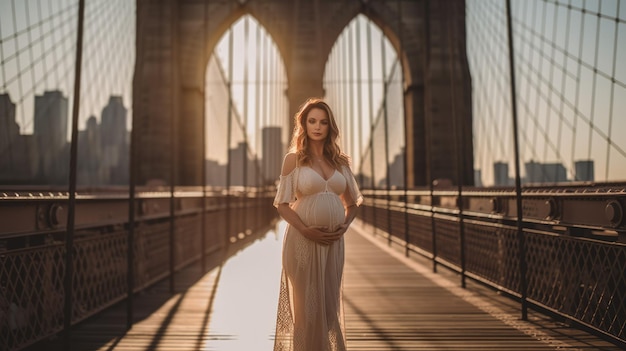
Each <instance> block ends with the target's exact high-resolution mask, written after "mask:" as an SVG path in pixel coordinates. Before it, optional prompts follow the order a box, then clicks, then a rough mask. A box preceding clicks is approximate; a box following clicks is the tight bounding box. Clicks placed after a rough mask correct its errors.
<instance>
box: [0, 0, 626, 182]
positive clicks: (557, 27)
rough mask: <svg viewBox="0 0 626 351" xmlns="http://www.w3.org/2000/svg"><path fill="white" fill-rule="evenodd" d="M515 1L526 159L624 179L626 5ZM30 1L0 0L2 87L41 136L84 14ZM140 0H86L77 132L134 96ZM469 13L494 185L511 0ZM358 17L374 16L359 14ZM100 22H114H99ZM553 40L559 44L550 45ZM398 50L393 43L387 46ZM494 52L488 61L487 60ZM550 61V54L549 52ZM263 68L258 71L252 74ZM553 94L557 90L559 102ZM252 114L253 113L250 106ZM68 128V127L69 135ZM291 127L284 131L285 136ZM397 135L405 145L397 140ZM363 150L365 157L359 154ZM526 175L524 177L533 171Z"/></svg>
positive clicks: (479, 143)
mask: <svg viewBox="0 0 626 351" xmlns="http://www.w3.org/2000/svg"><path fill="white" fill-rule="evenodd" d="M513 5H514V6H513V8H512V12H513V16H514V35H515V40H516V41H515V54H516V55H515V56H516V59H517V67H516V70H517V71H518V72H517V73H518V74H519V77H520V79H519V83H518V85H519V89H518V93H519V94H526V95H524V98H523V99H521V101H520V103H519V107H518V109H519V111H520V112H519V125H520V135H519V136H520V139H521V141H520V147H521V150H520V151H521V153H520V155H521V160H520V161H521V162H526V161H528V160H531V159H534V160H538V161H540V162H543V163H549V162H560V163H563V164H564V166H565V167H566V171H567V174H568V177H573V176H575V174H576V173H577V171H576V167H575V164H574V161H575V160H582V159H588V160H592V161H594V162H595V172H596V177H595V179H596V180H598V181H619V180H624V179H625V178H626V159H625V157H624V152H626V141H624V139H621V138H619V135H618V132H617V131H619V130H622V129H624V128H626V119H624V118H619V111H623V110H626V105H624V104H626V88H624V86H623V84H624V82H626V66H624V65H621V64H619V62H624V60H626V49H625V48H626V47H625V46H624V44H623V43H624V40H622V39H623V38H624V35H626V25H625V23H624V21H625V19H626V6H618V2H609V1H603V2H581V1H572V2H563V1H556V2H537V1H535V2H532V1H525V2H513ZM29 6H31V5H29V3H28V2H8V1H0V31H1V33H2V36H1V38H0V41H1V42H0V45H1V46H2V55H3V57H2V60H3V65H2V69H0V77H1V79H2V80H1V86H0V92H1V93H10V94H11V95H12V96H13V97H14V101H15V102H16V107H15V113H16V123H17V125H18V127H19V128H20V133H22V134H24V135H26V134H28V133H32V130H33V128H34V118H31V116H34V113H33V109H34V106H35V102H34V100H35V95H37V94H42V93H43V92H44V91H46V90H60V91H64V92H66V93H67V94H68V95H67V98H68V106H72V103H73V101H72V99H73V96H72V93H71V92H73V79H72V78H73V69H74V63H73V60H74V56H75V34H76V30H75V23H76V13H77V4H76V2H75V1H72V0H56V1H52V2H47V3H46V2H43V3H41V6H40V8H34V7H29ZM135 6H136V4H135V3H134V2H125V1H121V0H118V1H117V2H103V1H100V2H97V1H96V2H89V3H88V4H87V8H86V17H85V19H86V22H85V40H84V43H85V47H84V53H85V58H84V60H83V86H82V89H81V107H80V113H79V121H80V122H79V130H84V128H85V127H84V126H86V124H87V121H88V119H89V118H90V117H91V116H94V115H95V116H96V119H98V118H99V117H98V114H97V113H96V112H97V110H98V108H99V107H98V106H102V105H104V104H105V103H106V100H107V99H108V96H109V95H120V96H122V97H123V98H124V101H128V102H130V101H132V75H133V72H134V61H135V60H134V55H135V46H134V45H135V43H134V37H133V35H129V34H128V33H134V32H135V25H136V23H135V18H134V16H133V14H134V13H136V7H135ZM583 10H584V11H583ZM466 11H467V36H468V43H467V50H468V59H469V60H470V67H471V71H472V72H471V73H472V76H473V84H474V85H475V87H476V88H475V91H474V92H473V101H474V103H473V104H474V108H475V109H474V118H475V122H474V128H473V132H474V145H475V164H474V169H475V170H477V171H480V172H481V175H482V177H483V178H485V179H482V181H483V183H485V184H486V185H490V184H493V183H494V173H493V167H492V164H493V163H494V162H496V161H497V160H507V161H508V162H512V143H511V139H512V138H511V137H510V135H511V134H512V127H511V122H510V120H511V118H510V113H511V112H510V106H509V104H510V102H509V99H508V98H507V97H506V96H504V94H507V93H508V91H507V90H506V89H499V88H497V87H499V86H501V84H502V86H506V84H507V82H506V80H507V75H506V72H507V70H508V68H507V66H506V64H505V63H506V60H505V58H506V55H505V54H506V50H505V46H504V45H503V43H505V42H506V38H504V35H505V32H506V31H504V30H502V31H500V30H495V31H494V30H493V29H494V28H496V29H497V28H503V25H504V23H505V18H504V15H505V11H504V5H503V2H496V1H467V2H466ZM476 13H485V16H483V17H481V18H482V19H483V20H482V21H480V22H476V21H475V20H474V18H475V17H474V14H476ZM360 16H361V15H360ZM242 19H243V17H242ZM355 19H356V20H357V22H358V21H367V19H364V18H361V17H358V16H357V17H356V18H355ZM239 21H241V19H240V20H238V21H236V22H235V24H237V26H235V24H233V31H234V35H235V36H236V38H239V39H237V40H235V43H236V47H235V53H236V55H235V56H236V57H239V58H243V57H244V56H243V55H240V53H241V51H242V50H244V49H243V48H242V47H241V45H242V43H243V39H242V38H243V35H244V29H243V28H244V27H243V22H239ZM103 23H106V24H107V25H106V26H101V25H102V24H103ZM248 25H249V30H250V33H252V34H250V35H251V37H253V36H254V35H256V34H255V33H256V32H255V30H256V29H255V27H254V26H256V25H258V24H256V22H255V20H254V18H253V17H251V20H249V24H248ZM350 26H354V24H351V25H350ZM235 27H237V28H235ZM348 27H349V26H348ZM348 27H346V30H345V33H343V34H342V37H345V36H348V37H349V35H346V33H348V32H347V31H348ZM372 28H374V30H373V33H375V34H374V35H375V36H376V39H374V40H373V42H378V41H379V39H380V38H379V37H378V36H377V35H379V34H378V33H379V31H380V29H379V28H378V27H376V26H375V25H373V27H372ZM529 28H535V29H536V32H529ZM260 30H261V31H262V30H263V28H261V29H260ZM226 33H228V31H227V32H226ZM568 33H572V34H569V35H568ZM262 34H263V35H266V33H265V32H263V33H262ZM350 35H352V34H350ZM226 37H227V35H226V34H225V35H224V38H226ZM579 37H580V38H579ZM224 38H222V42H224V40H223V39H224ZM485 38H488V39H489V40H484V39H485ZM251 41H252V40H251ZM26 43H32V45H26ZM263 43H264V44H263V45H266V46H267V47H269V46H274V43H273V40H272V38H271V37H263ZM549 43H551V44H554V45H547V44H549ZM614 43H615V44H616V45H614ZM223 45H224V44H222V49H216V52H215V54H216V55H217V56H219V55H223V54H224V48H223ZM387 49H388V48H386V49H385V50H387ZM220 50H221V51H220ZM246 50H249V51H250V53H251V54H256V52H257V50H260V49H258V48H253V47H252V46H250V47H249V48H248V49H246ZM377 50H381V48H379V49H377ZM393 50H394V49H393V47H390V48H389V51H388V53H391V52H393ZM220 52H221V53H220ZM105 53H106V54H105ZM487 54H489V55H491V57H486V56H485V55H487ZM216 55H214V56H216ZM481 55H482V56H481ZM547 57H552V58H553V60H552V61H550V60H546V58H547ZM275 59H276V60H279V61H280V62H279V63H278V64H277V66H279V68H281V69H282V65H283V63H282V58H281V57H280V53H277V54H276V58H275ZM249 61H253V60H252V59H250V60H249ZM549 61H550V62H549ZM391 63H392V60H391V59H390V60H388V62H387V64H388V65H389V64H391ZM236 64H239V62H237V63H236ZM374 66H377V65H374ZM251 67H252V66H251ZM255 69H256V68H251V69H250V72H249V74H250V75H251V76H252V75H253V74H255V72H256V71H255ZM577 71H579V72H577ZM241 72H242V71H241V70H240V71H236V74H237V75H238V76H237V77H234V79H233V82H235V83H236V84H235V85H237V84H241V83H242V81H243V76H241V74H242V73H241ZM611 79H613V81H612V80H611ZM616 82H617V83H616ZM237 89H239V91H240V92H238V93H234V103H235V105H236V106H237V109H238V110H240V111H241V114H243V110H244V109H245V108H244V107H243V105H242V101H241V100H242V98H241V97H240V95H242V94H243V89H241V88H240V87H238V88H236V89H235V90H237ZM555 91H556V92H558V94H560V97H559V98H558V99H556V100H554V101H552V100H550V99H551V96H552V95H554V94H553V93H554V92H555ZM528 92H531V93H528ZM248 95H249V102H248V104H249V105H250V106H254V105H255V104H256V103H257V101H258V102H259V103H268V104H269V102H264V100H263V99H262V98H261V99H259V100H256V94H253V93H251V92H249V93H248ZM261 96H262V95H261ZM334 104H335V105H337V107H336V110H339V111H341V110H342V109H344V108H345V107H344V106H343V105H344V103H342V102H341V101H336V102H335V103H334ZM364 105H366V104H364ZM128 109H129V111H128V117H129V118H128V119H127V126H126V128H127V130H130V125H131V121H132V115H133V111H132V106H129V107H128ZM247 110H248V113H253V112H252V109H251V108H247ZM343 114H344V115H348V116H351V118H354V116H356V112H355V111H352V110H348V109H347V108H346V110H345V112H343ZM363 115H367V112H363ZM289 117H290V116H281V118H280V119H279V118H278V117H277V116H269V115H268V114H267V113H265V114H264V115H263V117H262V118H266V119H269V118H276V119H275V120H271V121H272V122H271V123H280V124H284V125H286V122H285V120H286V119H287V118H289ZM361 119H362V118H361ZM246 120H247V121H248V122H249V123H247V124H246V128H247V129H248V130H249V131H250V130H254V133H252V132H250V133H249V134H250V137H249V141H250V144H251V145H254V149H255V150H256V149H257V148H258V149H260V148H261V145H260V144H261V142H260V130H256V129H255V127H254V126H255V123H256V122H255V120H256V119H255V118H247V119H246ZM343 123H348V122H343ZM349 123H355V122H354V120H351V121H350V122H349ZM360 126H361V128H362V129H363V131H364V132H365V133H367V132H368V131H369V126H368V125H367V123H362V124H360ZM7 128H14V126H13V125H12V126H7ZM69 128H70V126H69V123H68V126H67V129H68V131H69ZM257 129H258V128H257ZM343 130H347V129H346V128H344V129H343ZM289 132H290V131H287V130H284V131H283V133H284V136H283V141H286V140H285V139H287V138H288V134H289ZM68 139H69V133H68ZM242 139H243V138H242ZM391 139H392V141H393V142H397V139H398V138H391ZM355 142H356V137H352V143H351V145H352V146H347V147H346V150H347V151H350V150H351V148H352V149H353V150H356V149H358V148H357V147H354V143H355ZM229 147H233V145H230V146H226V147H222V149H223V150H222V151H221V152H220V155H221V156H220V157H221V158H223V157H224V155H226V151H225V150H226V149H227V148H229ZM214 149H215V148H213V150H214ZM257 152H258V151H257ZM354 156H356V157H354V158H355V160H356V159H357V158H358V155H354ZM521 172H522V174H524V172H525V170H523V169H522V171H521Z"/></svg>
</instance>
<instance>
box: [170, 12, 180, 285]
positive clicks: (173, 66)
mask: <svg viewBox="0 0 626 351" xmlns="http://www.w3.org/2000/svg"><path fill="white" fill-rule="evenodd" d="M170 4H171V6H172V7H173V8H172V9H171V11H170V50H171V62H170V79H171V82H170V84H171V86H172V89H173V90H172V96H171V97H170V98H171V109H170V146H171V147H170V220H169V222H170V233H169V245H170V247H169V256H170V277H169V278H170V279H169V282H170V293H172V294H173V293H174V292H175V290H176V276H175V272H176V251H175V248H176V168H177V167H176V166H177V165H176V163H177V160H178V158H177V157H176V153H177V152H178V151H177V150H178V147H177V145H176V144H177V142H178V140H177V138H176V133H177V129H178V128H177V125H176V124H177V118H176V116H177V115H178V104H177V100H178V98H177V96H178V90H179V87H178V85H177V81H178V79H177V78H178V77H177V76H176V75H177V73H178V54H177V52H178V50H177V44H178V41H177V38H176V35H177V34H178V33H177V31H176V26H177V19H178V18H177V13H178V10H177V3H176V2H175V1H171V2H170Z"/></svg>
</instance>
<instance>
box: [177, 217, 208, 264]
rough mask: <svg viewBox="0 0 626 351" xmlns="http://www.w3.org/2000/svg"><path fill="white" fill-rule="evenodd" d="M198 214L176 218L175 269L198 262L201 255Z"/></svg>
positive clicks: (199, 219)
mask: <svg viewBox="0 0 626 351" xmlns="http://www.w3.org/2000/svg"><path fill="white" fill-rule="evenodd" d="M201 225H202V222H201V217H200V214H194V215H189V216H184V217H177V218H176V226H175V228H176V239H175V243H176V251H175V256H174V257H175V262H176V269H178V268H181V267H184V266H185V265H187V264H189V263H190V262H193V261H195V260H198V259H199V258H200V254H201V253H202V250H201V248H202V243H201V241H200V235H199V234H200V230H201Z"/></svg>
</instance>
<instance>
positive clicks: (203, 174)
mask: <svg viewBox="0 0 626 351" xmlns="http://www.w3.org/2000/svg"><path fill="white" fill-rule="evenodd" d="M202 16H203V18H202V19H203V21H202V23H204V27H203V30H202V47H203V50H202V56H203V57H202V64H203V65H204V69H205V70H204V71H203V72H204V77H203V83H202V101H204V104H202V106H203V107H204V109H203V110H202V123H201V124H202V125H201V127H200V128H202V131H201V132H200V134H201V135H202V146H201V147H202V152H200V155H201V160H200V161H201V163H200V167H202V168H201V170H202V171H201V173H200V174H201V177H202V180H201V184H202V202H201V206H202V211H201V212H200V263H201V265H202V273H204V272H206V270H207V259H206V258H207V257H206V217H207V216H206V215H207V213H206V197H207V191H206V188H207V184H206V161H205V160H206V137H207V135H206V117H207V116H206V111H207V106H206V101H207V100H206V75H207V71H208V69H209V63H208V61H209V58H208V57H207V50H206V49H205V47H206V45H207V41H208V32H209V2H208V1H205V2H204V6H203V8H202Z"/></svg>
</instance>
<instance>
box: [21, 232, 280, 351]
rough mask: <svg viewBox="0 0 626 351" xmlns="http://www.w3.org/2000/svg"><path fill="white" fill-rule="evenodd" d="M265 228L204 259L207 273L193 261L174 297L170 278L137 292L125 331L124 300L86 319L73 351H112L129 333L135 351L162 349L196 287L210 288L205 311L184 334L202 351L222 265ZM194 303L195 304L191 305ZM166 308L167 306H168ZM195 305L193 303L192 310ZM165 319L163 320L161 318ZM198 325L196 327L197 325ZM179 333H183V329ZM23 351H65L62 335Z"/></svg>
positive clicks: (75, 337)
mask: <svg viewBox="0 0 626 351" xmlns="http://www.w3.org/2000/svg"><path fill="white" fill-rule="evenodd" d="M269 228H270V227H268V228H263V229H262V230H259V231H258V232H256V233H254V234H252V235H250V236H248V237H246V238H245V239H243V240H239V241H237V242H236V243H235V244H232V245H231V246H229V247H228V248H226V249H223V250H220V251H216V252H214V253H212V254H211V255H209V256H208V257H207V258H206V267H207V271H202V267H201V262H200V261H196V262H194V263H192V264H190V265H189V266H187V267H185V268H183V269H181V270H180V271H178V272H177V273H176V277H175V293H174V294H172V293H170V291H169V278H168V277H166V278H164V279H163V280H161V281H159V282H157V283H155V284H154V285H153V286H151V287H149V288H147V289H145V290H143V291H141V292H138V293H136V294H135V296H134V316H133V317H134V318H133V321H134V325H133V328H132V329H131V330H130V331H128V330H126V318H127V315H126V308H127V307H126V300H122V301H121V302H118V303H117V304H115V305H113V306H111V307H109V308H107V309H105V310H104V311H102V312H100V313H98V314H96V315H94V316H92V317H90V318H87V319H86V320H85V321H82V322H81V323H79V324H77V325H75V326H74V327H73V328H72V334H71V349H72V350H113V349H115V348H116V347H117V346H118V344H119V343H120V341H121V340H122V339H123V338H124V336H126V335H127V334H128V333H129V332H132V333H133V334H134V335H138V336H139V337H140V339H142V340H143V342H142V346H139V345H137V346H139V347H138V348H137V349H141V350H156V349H161V348H162V346H160V345H161V343H162V341H163V338H164V336H165V335H166V333H167V331H168V330H169V329H171V328H181V326H180V325H179V324H180V323H175V322H174V320H175V318H176V315H177V313H178V312H179V311H180V310H181V307H182V306H183V304H184V303H186V301H185V300H186V298H187V300H189V299H188V297H189V294H188V293H189V289H191V288H193V287H194V286H197V285H199V284H210V285H211V287H210V295H208V294H206V295H203V297H204V299H203V301H207V302H206V308H205V309H204V312H203V313H202V317H201V324H199V325H201V326H202V327H201V328H202V330H197V331H194V330H187V332H188V333H193V334H194V335H193V337H192V338H190V339H189V340H190V341H192V342H193V343H194V345H195V346H194V348H193V349H201V348H202V346H203V343H204V342H205V339H204V336H205V335H206V334H207V328H208V326H209V321H210V316H211V312H212V310H213V302H214V299H215V295H216V291H217V288H218V286H219V281H220V277H221V271H222V265H223V263H224V262H226V261H227V260H228V258H230V257H232V256H234V255H235V254H237V253H238V252H240V251H241V250H243V249H245V248H246V247H248V246H250V245H251V244H253V243H254V242H255V241H256V240H258V239H259V238H261V237H263V234H265V233H266V232H267V231H268V229H269ZM192 302H196V301H192ZM168 305H169V306H168ZM197 305H198V304H197V303H195V304H194V306H197ZM164 313H166V314H165V316H163V314H164ZM155 316H156V319H160V321H159V325H158V326H155V328H154V329H151V328H147V327H145V326H141V324H139V323H140V322H146V321H147V319H149V318H155ZM196 325H198V324H196ZM182 328H183V329H182V330H185V328H184V327H182ZM24 350H26V351H56V350H64V348H63V335H62V334H61V333H59V334H57V335H54V336H52V337H49V338H47V339H44V340H42V341H40V342H38V343H36V344H34V345H32V346H30V347H28V348H26V349H24Z"/></svg>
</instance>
